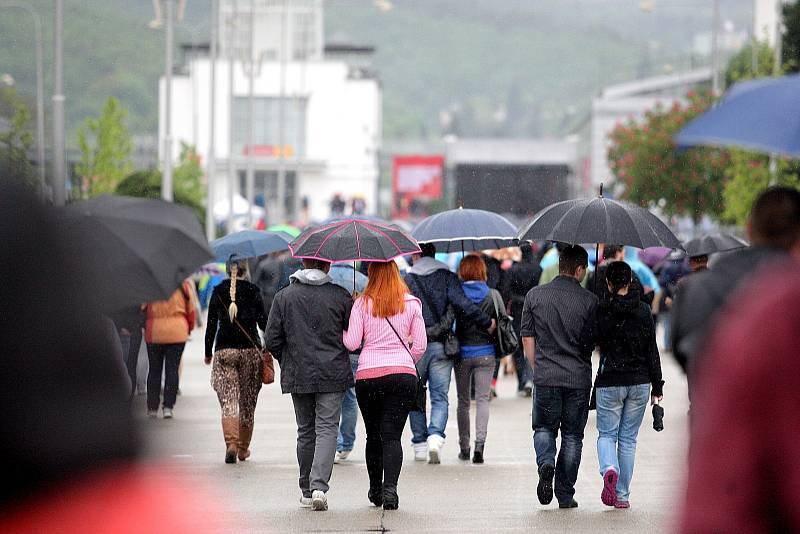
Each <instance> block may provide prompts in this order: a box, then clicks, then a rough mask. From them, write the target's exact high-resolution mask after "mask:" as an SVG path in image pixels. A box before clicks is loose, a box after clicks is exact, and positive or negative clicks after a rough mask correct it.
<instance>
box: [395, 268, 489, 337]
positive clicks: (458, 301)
mask: <svg viewBox="0 0 800 534" xmlns="http://www.w3.org/2000/svg"><path fill="white" fill-rule="evenodd" d="M405 282H406V285H408V288H409V290H411V294H412V295H414V296H415V297H417V298H418V299H420V301H421V302H422V316H423V317H424V319H425V327H426V328H427V329H428V341H441V337H440V333H439V332H438V331H440V328H438V327H439V326H440V324H441V319H442V318H444V317H446V315H447V311H448V310H447V308H448V306H449V305H451V306H452V307H453V308H455V311H456V312H457V313H460V314H461V315H463V316H464V317H465V318H467V319H468V320H470V321H472V322H473V323H476V324H477V325H478V326H480V327H481V328H483V329H484V330H487V329H488V328H489V327H490V326H491V324H492V320H491V318H490V317H489V316H488V315H486V314H485V313H484V312H482V311H481V309H480V308H479V307H478V306H477V305H476V304H474V303H473V302H472V301H471V300H469V299H468V298H467V296H466V295H465V294H464V290H463V289H461V281H460V280H459V279H458V276H456V274H455V273H453V272H451V271H450V269H449V268H448V267H447V265H446V264H444V263H442V262H440V261H436V260H435V259H433V258H429V257H423V258H420V259H419V260H417V261H416V262H415V263H414V266H413V267H412V268H411V270H410V271H409V274H407V275H406V277H405ZM431 308H433V309H431ZM435 331H436V332H435ZM432 334H433V335H432Z"/></svg>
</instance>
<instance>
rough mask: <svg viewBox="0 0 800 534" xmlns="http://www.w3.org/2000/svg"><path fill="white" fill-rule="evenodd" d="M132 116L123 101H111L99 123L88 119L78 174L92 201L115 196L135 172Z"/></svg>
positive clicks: (82, 129)
mask: <svg viewBox="0 0 800 534" xmlns="http://www.w3.org/2000/svg"><path fill="white" fill-rule="evenodd" d="M127 115H128V112H127V111H126V110H125V109H124V108H123V107H122V106H121V105H120V103H119V100H117V99H116V98H114V97H109V98H108V100H106V103H105V105H104V106H103V111H102V113H101V114H100V117H98V118H97V119H92V118H89V119H86V121H85V122H84V124H83V126H81V127H80V129H79V130H78V146H79V148H80V151H81V161H80V164H79V165H78V166H77V168H76V171H77V173H78V174H79V175H80V176H81V177H82V178H83V189H84V194H85V195H86V196H89V197H94V196H97V195H102V194H107V193H113V192H114V190H115V189H116V188H117V186H118V185H119V183H120V182H121V181H122V179H123V178H125V176H127V175H128V174H130V173H131V171H133V163H131V159H130V156H131V152H133V141H132V140H131V136H130V134H129V133H128V127H127V125H126V123H125V120H126V117H127Z"/></svg>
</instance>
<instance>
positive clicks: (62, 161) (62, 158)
mask: <svg viewBox="0 0 800 534" xmlns="http://www.w3.org/2000/svg"><path fill="white" fill-rule="evenodd" d="M54 8H55V9H54V12H55V13H54V14H55V20H54V23H53V204H55V205H56V206H63V205H64V204H66V202H67V190H66V184H67V156H66V151H67V150H66V140H65V139H64V100H65V98H64V0H54Z"/></svg>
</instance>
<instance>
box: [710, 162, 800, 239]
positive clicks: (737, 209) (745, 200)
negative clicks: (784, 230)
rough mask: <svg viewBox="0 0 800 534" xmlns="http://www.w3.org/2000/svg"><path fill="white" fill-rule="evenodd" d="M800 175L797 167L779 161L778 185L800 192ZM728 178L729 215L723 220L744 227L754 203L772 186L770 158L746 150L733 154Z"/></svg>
mask: <svg viewBox="0 0 800 534" xmlns="http://www.w3.org/2000/svg"><path fill="white" fill-rule="evenodd" d="M798 171H800V168H798V164H797V163H793V162H790V161H788V160H785V159H779V160H777V161H776V169H775V184H776V185H784V186H789V187H794V188H796V189H800V174H798ZM725 174H726V176H727V177H728V181H727V183H726V184H725V190H724V192H723V197H724V200H725V211H724V212H723V214H722V218H723V220H725V221H726V222H729V223H732V224H736V225H738V226H743V225H744V224H745V223H746V222H747V218H748V217H749V215H750V208H752V206H753V202H755V200H756V198H758V195H759V194H761V192H762V191H764V190H765V189H766V188H767V187H769V186H770V181H771V178H772V173H771V172H770V168H769V156H767V155H765V154H760V153H757V152H750V151H746V150H732V151H731V156H730V165H729V166H728V169H727V170H726V171H725Z"/></svg>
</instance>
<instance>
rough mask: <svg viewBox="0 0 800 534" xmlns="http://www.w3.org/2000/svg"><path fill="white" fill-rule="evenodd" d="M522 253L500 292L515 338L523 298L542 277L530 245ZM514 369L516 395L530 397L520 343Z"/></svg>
mask: <svg viewBox="0 0 800 534" xmlns="http://www.w3.org/2000/svg"><path fill="white" fill-rule="evenodd" d="M519 248H520V250H521V251H522V258H521V261H519V262H517V263H515V264H514V265H512V266H511V268H510V269H509V270H508V273H506V276H505V277H504V279H503V282H504V283H503V288H502V289H501V290H500V292H501V293H502V294H503V297H505V298H506V299H508V300H509V301H510V303H511V316H512V317H513V318H514V330H515V331H516V332H517V337H518V338H519V337H521V336H520V329H521V327H522V307H523V305H524V304H525V296H526V295H527V294H528V291H530V290H531V289H533V288H534V287H536V286H537V285H539V277H540V276H542V268H541V267H539V262H538V261H537V260H536V257H535V256H534V254H533V248H532V247H531V245H530V243H523V244H521V245H520V247H519ZM514 367H516V368H517V394H518V395H520V396H525V397H530V396H531V394H532V392H533V369H532V368H531V364H530V363H529V362H528V360H527V359H526V358H525V352H524V351H523V350H522V343H520V344H519V346H518V347H517V350H516V352H514Z"/></svg>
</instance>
